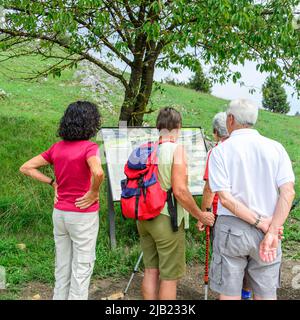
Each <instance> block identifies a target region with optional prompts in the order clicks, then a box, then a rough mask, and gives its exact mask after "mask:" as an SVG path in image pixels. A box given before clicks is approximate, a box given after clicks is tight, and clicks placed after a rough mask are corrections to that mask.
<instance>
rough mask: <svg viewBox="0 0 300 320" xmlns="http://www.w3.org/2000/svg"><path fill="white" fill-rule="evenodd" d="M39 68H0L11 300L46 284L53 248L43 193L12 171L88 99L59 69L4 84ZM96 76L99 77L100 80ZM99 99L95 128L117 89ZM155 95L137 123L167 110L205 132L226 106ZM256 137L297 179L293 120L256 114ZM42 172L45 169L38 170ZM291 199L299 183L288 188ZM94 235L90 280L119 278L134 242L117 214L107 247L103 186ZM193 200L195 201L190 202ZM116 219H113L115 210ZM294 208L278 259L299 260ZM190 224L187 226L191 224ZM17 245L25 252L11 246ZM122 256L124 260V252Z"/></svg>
mask: <svg viewBox="0 0 300 320" xmlns="http://www.w3.org/2000/svg"><path fill="white" fill-rule="evenodd" d="M44 64H46V62H40V61H39V60H38V59H36V58H30V59H29V58H23V59H21V60H18V61H14V62H13V63H11V62H10V63H6V64H4V65H3V64H1V65H0V89H3V90H5V91H6V92H7V93H8V98H6V99H4V100H0V141H1V143H0V170H1V175H0V266H4V267H5V268H6V271H7V280H8V283H9V290H8V293H7V294H6V295H5V296H3V295H2V296H1V295H0V299H1V297H2V298H15V297H17V295H18V290H19V289H20V288H21V287H22V285H23V284H24V283H25V282H29V281H33V280H38V281H41V282H45V283H53V268H54V243H53V239H52V222H51V214H52V202H53V200H52V199H53V194H52V190H51V188H49V186H46V185H41V184H39V183H37V182H35V181H32V180H30V179H28V178H26V177H23V176H21V175H20V174H19V172H18V168H19V167H20V165H21V164H22V163H23V162H24V161H26V160H27V159H29V158H31V157H32V156H34V155H36V154H39V153H40V152H41V151H43V150H45V149H47V148H48V147H49V146H50V145H51V144H52V143H53V142H55V141H57V137H56V128H57V124H58V121H59V119H60V117H61V116H62V113H63V111H64V109H65V108H66V106H67V105H68V104H69V103H70V102H72V101H74V100H78V99H90V100H92V101H93V100H94V101H95V99H96V98H95V93H93V92H91V91H90V90H89V88H83V87H82V85H81V84H80V83H79V80H78V79H77V80H76V79H74V70H70V71H66V72H64V73H63V75H62V77H61V78H59V79H52V78H49V79H48V80H41V81H38V82H31V83H28V82H25V81H22V80H12V79H10V77H13V78H16V77H20V76H21V75H23V73H20V71H24V70H27V71H28V72H29V71H30V70H31V69H33V68H36V67H37V66H41V65H44ZM103 77H104V75H103ZM107 86H108V87H109V88H108V89H109V90H108V91H107V93H106V94H104V95H105V96H106V99H107V100H109V101H110V102H111V104H112V105H113V106H114V107H113V110H111V109H109V108H108V107H105V106H104V105H103V106H100V110H101V113H102V116H103V125H106V126H113V125H117V124H118V113H119V108H120V104H121V102H122V91H121V90H120V89H119V87H118V86H114V85H110V84H109V81H108V82H107ZM162 88H163V92H160V91H159V90H154V93H153V95H152V99H151V104H152V106H153V108H154V109H155V110H156V111H155V112H154V113H152V114H149V115H147V116H146V117H145V121H146V122H147V124H149V125H154V123H155V118H156V116H157V110H159V108H160V107H163V106H167V105H172V106H175V107H176V108H177V109H178V110H179V111H180V112H181V113H182V115H183V119H184V125H186V126H187V125H196V126H199V125H200V126H202V127H203V128H204V129H205V131H206V133H207V134H208V135H210V134H211V120H212V117H213V116H214V114H215V113H216V112H218V111H222V110H224V109H225V108H226V101H225V100H222V99H218V98H215V97H212V96H210V95H204V94H199V93H196V92H194V91H192V90H189V89H184V88H178V87H173V86H169V85H163V86H162ZM257 128H258V129H259V131H260V132H261V133H262V134H264V135H266V136H268V137H270V138H273V139H276V140H278V141H280V142H281V143H282V144H283V145H284V146H285V147H286V148H287V150H288V152H289V154H290V156H291V158H292V161H293V166H294V169H295V173H296V176H297V179H298V181H299V178H300V148H299V145H300V119H299V118H297V117H288V116H281V115H275V114H272V113H269V112H266V111H261V112H260V116H259V122H258V124H257ZM46 171H47V172H50V171H51V169H50V168H48V169H46ZM296 189H297V194H298V196H299V193H300V188H299V183H297V186H296ZM100 201H101V204H102V205H101V229H100V234H99V241H98V246H97V262H96V267H95V276H96V277H107V276H114V277H118V276H121V275H124V274H127V273H128V272H129V271H130V270H131V268H132V267H133V265H134V263H135V261H136V259H137V256H138V254H139V245H138V241H137V239H138V237H137V234H136V231H135V226H134V223H133V221H126V222H125V223H124V222H123V220H122V219H121V217H120V214H117V216H118V217H117V222H116V226H117V240H118V247H117V249H115V250H114V251H111V250H110V249H109V238H108V226H107V204H106V183H105V184H104V186H103V187H102V190H101V200H100ZM198 201H200V199H198ZM116 209H117V213H119V209H118V206H117V205H116ZM299 220H300V210H299V209H298V210H296V211H294V212H293V214H292V215H291V217H290V219H289V221H288V223H287V226H286V230H285V237H286V241H285V243H284V247H285V254H286V256H290V257H293V258H300V250H299V247H300V227H299ZM192 225H193V223H192ZM187 239H188V254H187V259H188V262H189V263H192V262H193V261H195V260H199V259H200V260H202V261H203V258H204V250H203V242H204V241H203V235H198V234H197V233H196V232H195V229H194V227H193V226H192V228H191V230H190V231H189V232H188V235H187ZM18 243H25V244H26V246H27V248H26V250H25V251H22V250H19V249H17V247H16V244H18ZM124 252H125V253H126V254H124Z"/></svg>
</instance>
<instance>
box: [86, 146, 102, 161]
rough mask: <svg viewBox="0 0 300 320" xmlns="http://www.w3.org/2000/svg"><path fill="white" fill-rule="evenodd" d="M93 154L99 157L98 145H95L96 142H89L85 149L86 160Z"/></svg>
mask: <svg viewBox="0 0 300 320" xmlns="http://www.w3.org/2000/svg"><path fill="white" fill-rule="evenodd" d="M94 156H96V157H100V152H99V146H98V145H97V143H91V144H90V145H89V146H88V147H87V149H86V155H85V158H86V160H87V159H88V158H90V157H94Z"/></svg>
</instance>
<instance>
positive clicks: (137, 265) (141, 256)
mask: <svg viewBox="0 0 300 320" xmlns="http://www.w3.org/2000/svg"><path fill="white" fill-rule="evenodd" d="M142 258H143V252H141V254H140V256H139V258H138V261H137V263H136V265H135V267H134V269H133V272H132V274H131V277H130V279H129V281H128V283H127V286H126V289H125V290H124V296H125V295H126V294H127V291H128V289H129V287H130V285H131V282H132V280H133V277H134V275H135V274H136V273H137V272H138V270H139V265H140V263H141V260H142Z"/></svg>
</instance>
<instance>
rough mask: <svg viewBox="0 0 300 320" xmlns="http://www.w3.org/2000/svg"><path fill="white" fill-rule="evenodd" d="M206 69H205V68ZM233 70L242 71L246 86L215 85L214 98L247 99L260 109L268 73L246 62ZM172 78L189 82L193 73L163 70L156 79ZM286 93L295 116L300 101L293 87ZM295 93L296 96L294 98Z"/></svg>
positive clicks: (158, 71)
mask: <svg viewBox="0 0 300 320" xmlns="http://www.w3.org/2000/svg"><path fill="white" fill-rule="evenodd" d="M204 69H205V68H204ZM232 69H233V70H237V71H240V73H241V74H242V78H241V81H243V82H244V83H245V86H243V87H241V86H240V85H239V84H238V83H237V84H235V83H233V82H232V81H230V82H228V83H226V84H224V85H221V84H215V85H214V86H213V88H212V94H213V95H214V96H217V97H220V98H224V99H228V100H231V99H237V98H246V99H250V100H252V101H253V102H255V103H256V104H257V105H258V106H259V107H261V106H262V93H261V88H262V85H263V83H264V82H265V79H266V78H267V76H268V74H267V73H260V72H258V71H257V70H256V64H255V63H254V62H250V61H248V62H246V63H245V65H244V66H242V65H239V66H234V67H232ZM168 76H170V77H171V78H175V79H178V80H180V81H187V80H188V79H189V78H190V77H191V76H192V73H191V72H190V71H189V70H187V69H185V70H184V71H183V72H182V73H181V74H177V75H176V74H172V73H171V72H169V71H164V70H161V69H158V70H156V72H155V75H154V78H155V80H157V81H159V80H161V79H164V78H166V77H168ZM252 88H254V89H256V92H254V93H253V94H251V93H249V90H250V89H252ZM285 89H286V93H287V95H288V101H289V103H290V106H291V110H290V112H289V114H291V115H294V114H295V113H296V112H297V111H299V112H300V100H299V99H298V98H297V94H296V93H295V90H294V89H293V88H292V87H288V86H285ZM293 93H294V96H293Z"/></svg>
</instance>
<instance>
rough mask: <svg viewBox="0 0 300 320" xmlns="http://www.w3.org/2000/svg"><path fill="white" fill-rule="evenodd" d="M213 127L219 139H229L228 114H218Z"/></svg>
mask: <svg viewBox="0 0 300 320" xmlns="http://www.w3.org/2000/svg"><path fill="white" fill-rule="evenodd" d="M212 126H213V130H214V131H215V132H216V134H217V136H218V137H219V138H225V137H227V136H228V131H227V127H226V112H219V113H217V114H216V115H215V116H214V118H213V122H212Z"/></svg>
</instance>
